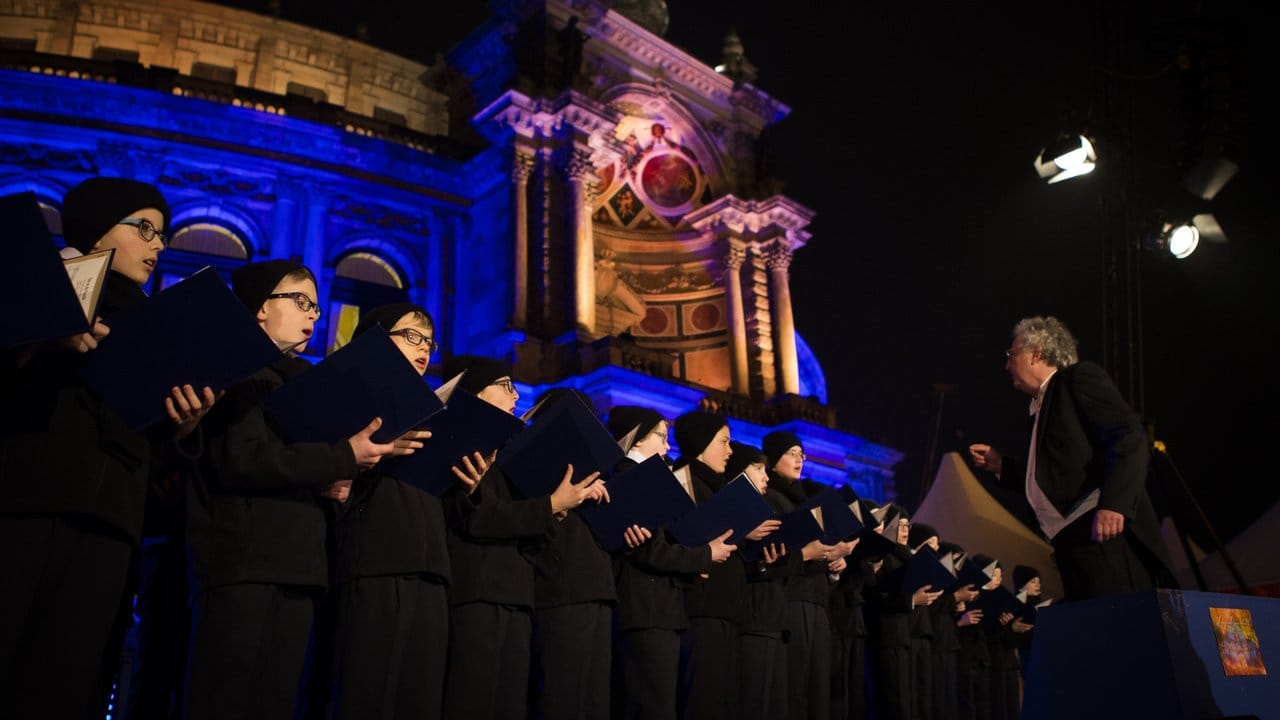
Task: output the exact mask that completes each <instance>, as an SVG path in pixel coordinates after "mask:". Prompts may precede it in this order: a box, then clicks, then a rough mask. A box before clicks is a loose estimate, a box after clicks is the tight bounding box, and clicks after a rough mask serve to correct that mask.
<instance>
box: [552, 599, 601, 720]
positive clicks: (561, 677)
mask: <svg viewBox="0 0 1280 720" xmlns="http://www.w3.org/2000/svg"><path fill="white" fill-rule="evenodd" d="M612 635H613V608H611V607H610V606H609V605H607V604H605V603H602V602H588V603H574V604H572V605H561V606H560V607H553V608H539V609H537V610H535V611H534V613H533V658H534V675H533V677H534V687H533V688H532V689H533V694H534V697H535V698H536V700H535V702H536V705H535V707H536V715H535V717H538V718H543V720H560V719H561V718H564V719H567V720H595V719H597V718H598V719H599V720H608V718H609V710H610V700H609V697H610V695H609V680H610V677H609V676H610V668H611V667H612V664H613V637H612Z"/></svg>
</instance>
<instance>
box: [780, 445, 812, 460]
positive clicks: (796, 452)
mask: <svg viewBox="0 0 1280 720" xmlns="http://www.w3.org/2000/svg"><path fill="white" fill-rule="evenodd" d="M782 454H783V455H786V456H787V457H793V458H795V459H797V460H799V461H801V462H804V461H805V460H808V459H809V456H808V455H805V454H804V451H803V450H801V449H800V448H792V449H791V450H788V451H786V452H784V453H782Z"/></svg>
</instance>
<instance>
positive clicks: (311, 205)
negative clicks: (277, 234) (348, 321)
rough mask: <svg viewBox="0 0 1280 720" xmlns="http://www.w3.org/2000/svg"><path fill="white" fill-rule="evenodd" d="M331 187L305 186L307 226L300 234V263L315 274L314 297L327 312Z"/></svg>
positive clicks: (322, 309)
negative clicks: (326, 261) (326, 230)
mask: <svg viewBox="0 0 1280 720" xmlns="http://www.w3.org/2000/svg"><path fill="white" fill-rule="evenodd" d="M333 192H334V191H333V188H330V187H327V186H324V185H308V186H307V226H306V232H305V233H304V234H303V236H302V264H303V265H306V266H307V267H308V268H310V270H311V272H313V273H315V276H316V285H317V287H316V294H317V295H318V297H317V298H316V300H317V302H319V303H320V309H321V311H322V312H323V313H324V314H325V315H327V314H328V312H329V286H330V285H331V284H332V281H333V268H330V267H325V261H324V256H325V241H326V240H327V239H328V238H327V237H325V224H326V222H327V221H328V219H329V203H330V201H331V200H333Z"/></svg>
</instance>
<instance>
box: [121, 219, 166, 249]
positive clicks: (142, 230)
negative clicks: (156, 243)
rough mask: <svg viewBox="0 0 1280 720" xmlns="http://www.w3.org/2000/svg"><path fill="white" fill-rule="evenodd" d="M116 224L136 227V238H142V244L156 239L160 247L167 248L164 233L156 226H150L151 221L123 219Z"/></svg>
mask: <svg viewBox="0 0 1280 720" xmlns="http://www.w3.org/2000/svg"><path fill="white" fill-rule="evenodd" d="M116 224H117V225H132V226H134V227H136V228H137V229H138V237H140V238H142V241H143V242H151V241H152V240H155V239H157V238H158V239H159V240H160V244H161V245H163V246H165V247H169V238H167V237H165V236H164V233H162V232H160V231H159V230H157V229H156V226H155V225H152V224H151V221H150V220H147V219H146V218H125V219H124V220H121V221H120V222H118V223H116Z"/></svg>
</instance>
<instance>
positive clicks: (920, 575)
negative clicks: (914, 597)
mask: <svg viewBox="0 0 1280 720" xmlns="http://www.w3.org/2000/svg"><path fill="white" fill-rule="evenodd" d="M892 578H893V579H892V582H894V583H895V584H896V585H897V586H898V587H899V588H901V589H902V591H903V592H905V593H913V592H915V591H916V590H919V589H920V588H922V587H924V586H925V585H931V586H932V587H930V588H929V591H930V592H936V591H938V590H943V591H945V592H952V591H954V590H956V589H957V588H958V587H960V586H958V585H957V584H956V582H957V580H956V576H955V575H952V574H951V571H950V570H947V568H946V567H945V566H944V565H943V564H942V561H941V560H940V559H938V553H936V552H934V550H933V548H931V547H929V546H928V545H923V546H921V547H920V549H919V550H916V551H915V553H913V554H912V555H911V559H910V560H908V561H907V562H906V564H904V565H903V566H902V567H900V568H898V569H897V570H896V571H894V572H893V573H892Z"/></svg>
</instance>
